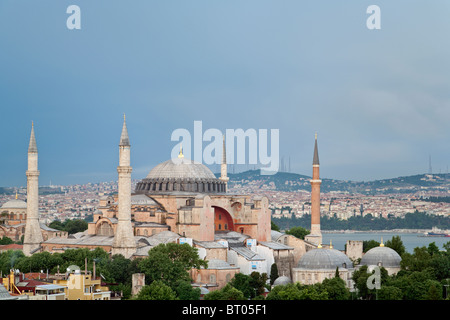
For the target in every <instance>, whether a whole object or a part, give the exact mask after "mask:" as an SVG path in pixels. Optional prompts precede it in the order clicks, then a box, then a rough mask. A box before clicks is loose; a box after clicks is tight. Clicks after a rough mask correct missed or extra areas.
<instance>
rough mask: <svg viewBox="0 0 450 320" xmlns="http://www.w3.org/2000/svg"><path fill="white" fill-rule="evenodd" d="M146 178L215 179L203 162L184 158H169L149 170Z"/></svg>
mask: <svg viewBox="0 0 450 320" xmlns="http://www.w3.org/2000/svg"><path fill="white" fill-rule="evenodd" d="M146 179H216V176H215V175H214V173H212V171H211V170H210V169H209V168H208V167H207V166H205V165H204V164H201V163H198V162H194V161H192V160H189V159H186V158H176V159H173V160H172V159H170V160H167V161H165V162H163V163H160V164H158V165H157V166H156V167H154V168H153V169H152V170H150V172H149V174H148V175H147V177H146Z"/></svg>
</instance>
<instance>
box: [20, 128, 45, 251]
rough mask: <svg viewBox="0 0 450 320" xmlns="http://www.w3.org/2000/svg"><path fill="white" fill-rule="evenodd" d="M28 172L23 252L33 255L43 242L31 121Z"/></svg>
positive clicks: (36, 159) (36, 154) (35, 147)
mask: <svg viewBox="0 0 450 320" xmlns="http://www.w3.org/2000/svg"><path fill="white" fill-rule="evenodd" d="M26 174H27V222H26V225H25V237H24V240H23V253H24V254H25V255H26V256H31V255H32V254H33V253H35V252H37V251H39V248H40V246H41V242H43V241H44V240H43V238H42V233H41V227H40V226H39V170H38V151H37V146H36V138H35V136H34V125H33V123H31V136H30V144H29V146H28V170H27V172H26Z"/></svg>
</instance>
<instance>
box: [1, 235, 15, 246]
mask: <svg viewBox="0 0 450 320" xmlns="http://www.w3.org/2000/svg"><path fill="white" fill-rule="evenodd" d="M12 243H14V241H12V239H11V238H8V237H5V236H3V237H2V238H1V239H0V245H5V244H12Z"/></svg>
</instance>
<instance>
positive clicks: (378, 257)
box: [360, 246, 402, 268]
mask: <svg viewBox="0 0 450 320" xmlns="http://www.w3.org/2000/svg"><path fill="white" fill-rule="evenodd" d="M400 261H402V258H401V257H400V255H399V254H398V253H397V252H396V251H395V250H394V249H391V248H389V247H384V246H379V247H375V248H372V249H370V250H369V251H367V252H366V254H364V255H363V257H362V258H361V263H360V264H362V265H366V266H381V267H387V268H398V267H400Z"/></svg>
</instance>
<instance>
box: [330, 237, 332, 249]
mask: <svg viewBox="0 0 450 320" xmlns="http://www.w3.org/2000/svg"><path fill="white" fill-rule="evenodd" d="M330 249H333V244H332V243H331V239H330Z"/></svg>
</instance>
